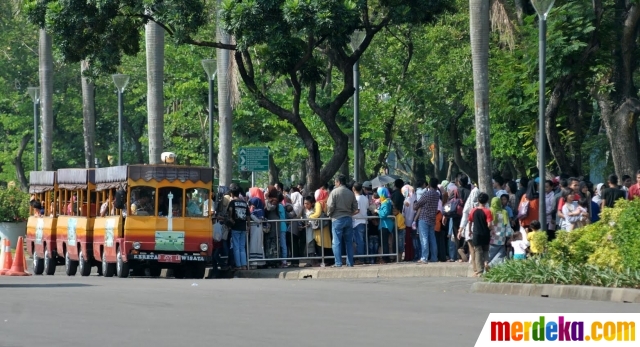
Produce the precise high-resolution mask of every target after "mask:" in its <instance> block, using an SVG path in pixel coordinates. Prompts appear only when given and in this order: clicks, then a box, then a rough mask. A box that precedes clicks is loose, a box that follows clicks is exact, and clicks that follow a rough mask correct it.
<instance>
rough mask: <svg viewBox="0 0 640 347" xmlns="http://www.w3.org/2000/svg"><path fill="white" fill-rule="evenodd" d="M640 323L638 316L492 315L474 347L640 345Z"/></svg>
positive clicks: (635, 314)
mask: <svg viewBox="0 0 640 347" xmlns="http://www.w3.org/2000/svg"><path fill="white" fill-rule="evenodd" d="M639 323H640V314H638V313H597V314H596V313H491V314H489V318H487V321H486V322H485V323H484V327H483V328H482V331H481V332H480V336H479V337H478V340H477V341H476V345H475V346H476V347H484V346H504V347H512V346H513V347H517V346H554V345H558V343H560V342H562V345H567V346H640V343H639V342H638V341H640V339H638V336H637V334H636V327H637V326H638V324H639ZM569 342H571V343H569Z"/></svg>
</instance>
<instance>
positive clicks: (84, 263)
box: [78, 250, 91, 277]
mask: <svg viewBox="0 0 640 347" xmlns="http://www.w3.org/2000/svg"><path fill="white" fill-rule="evenodd" d="M78 266H79V269H80V275H81V276H85V277H86V276H89V275H91V261H90V260H85V259H84V253H83V251H82V250H80V252H79V253H78Z"/></svg>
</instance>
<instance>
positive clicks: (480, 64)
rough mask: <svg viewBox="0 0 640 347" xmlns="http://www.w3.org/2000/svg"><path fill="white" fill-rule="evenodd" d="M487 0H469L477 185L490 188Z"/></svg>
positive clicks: (485, 190) (486, 188) (488, 25)
mask: <svg viewBox="0 0 640 347" xmlns="http://www.w3.org/2000/svg"><path fill="white" fill-rule="evenodd" d="M489 8H490V3H489V0H469V12H470V30H471V55H472V63H473V92H474V104H475V126H476V151H477V153H478V186H479V187H480V190H482V191H484V192H492V191H493V185H492V183H491V144H490V142H489V136H490V134H489V30H490V23H489Z"/></svg>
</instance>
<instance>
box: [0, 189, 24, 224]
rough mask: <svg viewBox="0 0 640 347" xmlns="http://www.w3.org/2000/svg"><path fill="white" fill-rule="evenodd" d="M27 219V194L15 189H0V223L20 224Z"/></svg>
mask: <svg viewBox="0 0 640 347" xmlns="http://www.w3.org/2000/svg"><path fill="white" fill-rule="evenodd" d="M27 218H29V194H27V193H25V192H23V191H21V190H20V189H17V188H15V187H8V188H7V187H0V222H22V221H25V220H27Z"/></svg>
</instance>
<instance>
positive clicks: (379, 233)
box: [229, 215, 405, 267]
mask: <svg viewBox="0 0 640 347" xmlns="http://www.w3.org/2000/svg"><path fill="white" fill-rule="evenodd" d="M387 218H389V219H392V220H393V223H394V227H393V231H389V232H388V235H387V237H386V238H385V235H384V233H383V230H382V229H378V230H376V231H374V232H373V233H372V234H373V235H371V238H370V236H369V221H370V220H372V219H375V220H380V217H378V216H368V217H364V218H363V217H359V218H357V219H358V220H366V221H365V223H364V224H365V231H364V248H365V252H364V254H357V249H354V260H355V259H371V260H374V261H375V259H376V258H383V259H384V258H387V259H388V258H390V257H395V258H396V260H395V261H396V262H400V257H402V254H398V253H399V252H398V251H399V249H400V245H399V242H403V243H404V241H405V240H404V238H402V239H400V238H399V235H398V225H397V223H396V217H395V216H393V215H391V216H388V217H387ZM267 223H268V224H270V225H271V227H270V228H271V229H270V231H269V232H268V233H264V232H263V231H262V228H261V227H262V224H267ZM281 223H286V225H287V230H286V231H281V226H280V224H281ZM299 223H302V224H303V226H300V224H299ZM313 224H315V226H319V228H313ZM250 225H251V226H252V228H251V230H249V231H248V232H247V235H246V250H247V265H251V264H254V265H255V264H257V263H263V265H264V264H266V263H268V262H283V261H287V262H289V261H300V260H304V261H309V260H320V266H322V267H324V266H325V259H327V258H328V259H335V256H334V255H327V254H325V248H328V249H331V248H332V244H333V242H332V244H330V245H325V242H324V241H325V237H324V232H325V231H324V229H325V228H328V229H329V230H328V232H329V234H330V235H331V240H333V237H334V234H333V228H332V225H331V218H314V219H303V218H301V219H275V220H265V221H262V222H254V221H252V222H251V223H250ZM257 225H260V228H256V229H260V233H262V234H261V236H262V239H263V241H262V245H261V246H263V245H264V244H265V242H264V238H265V237H267V238H269V239H273V238H275V240H276V252H277V256H276V257H267V256H266V255H267V254H266V253H267V250H266V249H265V247H261V249H262V258H256V257H251V247H250V246H251V244H250V243H251V233H252V230H253V226H257ZM352 226H353V224H352ZM293 228H299V231H298V232H299V233H305V237H304V242H305V243H304V249H305V252H304V256H295V255H296V253H298V254H299V253H300V249H298V251H297V252H294V249H293V248H294V247H295V246H296V245H298V246H299V245H300V240H298V242H296V240H295V238H296V235H295V234H294V233H293V232H292V230H294V229H293ZM309 228H311V230H309ZM353 229H354V231H353V235H354V239H353V240H343V241H342V242H341V244H342V246H343V247H344V248H342V251H341V252H344V253H343V254H341V256H342V259H346V258H347V255H346V252H345V250H346V247H355V245H354V244H355V228H353ZM403 229H404V226H403ZM256 232H257V231H256ZM314 232H319V233H320V235H319V238H320V244H319V245H318V244H317V243H315V239H314ZM230 234H231V233H230ZM281 234H285V237H287V236H288V237H289V241H291V242H290V243H287V244H290V245H291V249H290V250H289V249H287V256H286V257H282V253H283V252H282V248H281V245H282V242H285V243H286V239H284V240H283V239H282V237H281ZM309 235H311V237H308V236H309ZM390 235H393V237H394V240H395V242H394V243H393V245H389V246H388V247H389V250H390V251H394V252H393V253H384V252H381V253H370V247H369V245H370V242H369V241H370V239H372V238H373V237H379V239H378V244H377V247H375V248H376V250H377V249H380V248H382V250H384V249H385V247H383V242H387V243H389V236H390ZM254 237H257V235H256V236H254ZM297 238H300V236H297ZM309 238H310V239H309ZM229 240H231V236H229ZM312 243H315V249H316V250H318V248H319V252H317V251H316V252H313V253H310V252H309V248H310V244H312ZM373 243H374V244H375V241H374V242H373ZM285 247H286V245H285ZM289 252H291V253H289ZM317 253H319V254H317ZM289 255H291V256H289ZM343 263H344V264H346V263H345V261H344V260H343Z"/></svg>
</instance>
